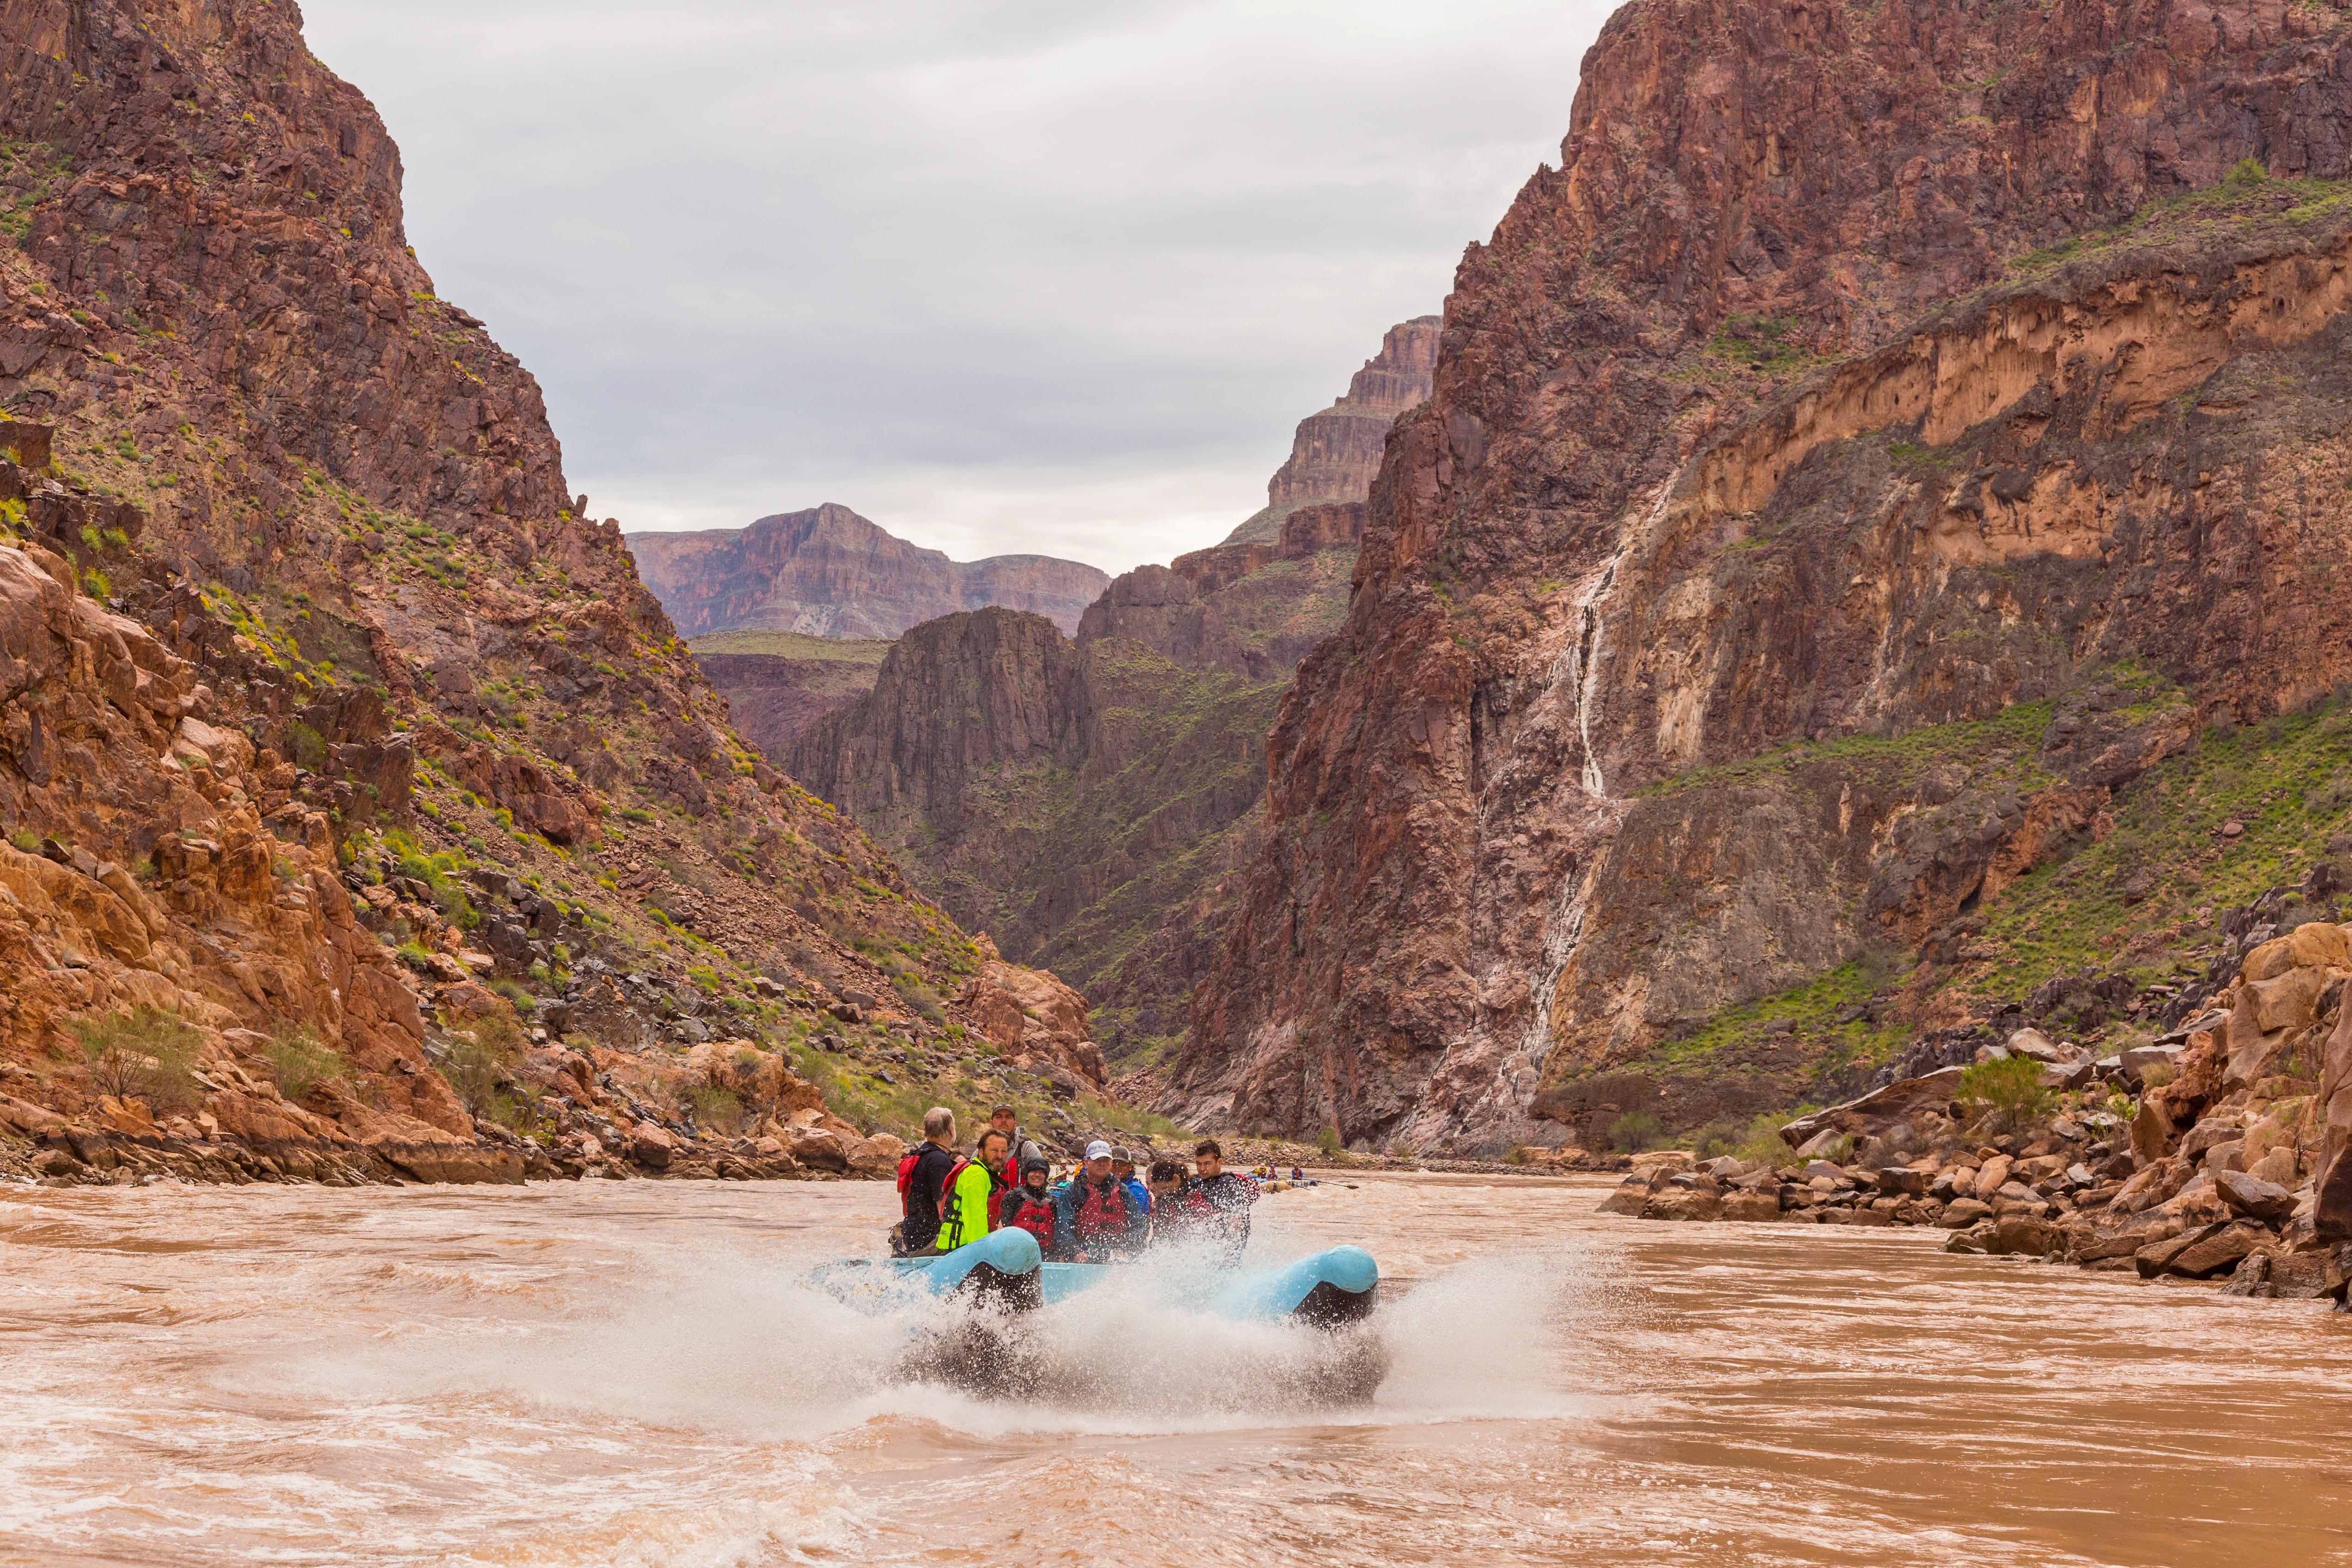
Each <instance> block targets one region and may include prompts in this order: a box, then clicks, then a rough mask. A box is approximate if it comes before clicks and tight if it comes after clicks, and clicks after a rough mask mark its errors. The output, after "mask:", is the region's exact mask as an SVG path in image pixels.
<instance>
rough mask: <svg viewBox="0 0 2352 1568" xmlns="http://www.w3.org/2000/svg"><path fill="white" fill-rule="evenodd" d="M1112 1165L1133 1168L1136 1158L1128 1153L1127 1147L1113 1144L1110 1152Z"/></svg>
mask: <svg viewBox="0 0 2352 1568" xmlns="http://www.w3.org/2000/svg"><path fill="white" fill-rule="evenodd" d="M1110 1163H1111V1164H1113V1165H1115V1166H1131V1165H1133V1164H1134V1163H1135V1156H1134V1155H1130V1154H1129V1153H1128V1152H1127V1145H1124V1144H1113V1145H1111V1150H1110Z"/></svg>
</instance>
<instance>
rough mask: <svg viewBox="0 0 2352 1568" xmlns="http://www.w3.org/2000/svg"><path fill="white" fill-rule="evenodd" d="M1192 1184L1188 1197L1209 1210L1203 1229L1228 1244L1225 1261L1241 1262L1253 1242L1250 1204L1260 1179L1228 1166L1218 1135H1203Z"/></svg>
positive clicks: (1196, 1149) (1196, 1150)
mask: <svg viewBox="0 0 2352 1568" xmlns="http://www.w3.org/2000/svg"><path fill="white" fill-rule="evenodd" d="M1192 1169H1193V1172H1194V1176H1193V1179H1192V1184H1191V1185H1190V1186H1187V1187H1186V1188H1185V1197H1186V1198H1187V1199H1188V1200H1190V1201H1192V1202H1193V1203H1196V1204H1202V1205H1205V1206H1206V1207H1207V1208H1208V1210H1209V1214H1208V1217H1207V1218H1206V1221H1205V1223H1204V1225H1203V1229H1204V1230H1206V1231H1207V1232H1208V1233H1209V1234H1212V1235H1214V1236H1217V1237H1219V1238H1221V1239H1223V1241H1224V1244H1225V1261H1226V1262H1228V1263H1239V1262H1240V1261H1241V1260H1242V1251H1243V1249H1244V1248H1246V1247H1248V1246H1249V1235H1250V1205H1252V1204H1254V1203H1255V1202H1256V1201H1257V1183H1255V1182H1254V1181H1252V1180H1250V1178H1249V1177H1247V1176H1238V1175H1236V1174H1234V1172H1232V1171H1229V1170H1227V1169H1225V1157H1224V1151H1223V1149H1221V1148H1219V1147H1218V1146H1217V1141H1216V1140H1215V1139H1214V1138H1203V1139H1202V1140H1201V1142H1200V1143H1199V1145H1196V1146H1195V1147H1194V1148H1193V1150H1192Z"/></svg>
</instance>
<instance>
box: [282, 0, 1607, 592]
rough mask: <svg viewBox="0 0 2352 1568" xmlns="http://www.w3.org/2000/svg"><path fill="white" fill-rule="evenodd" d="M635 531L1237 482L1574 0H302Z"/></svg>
mask: <svg viewBox="0 0 2352 1568" xmlns="http://www.w3.org/2000/svg"><path fill="white" fill-rule="evenodd" d="M305 12H306V16H307V17H308V21H309V28H308V31H309V36H310V44H311V47H312V48H313V49H314V50H316V51H317V53H318V54H319V56H320V58H322V59H324V60H325V61H326V62H327V63H328V64H329V65H330V66H331V67H333V68H335V69H337V70H338V71H340V72H341V74H342V75H344V76H345V77H347V78H350V79H351V80H352V81H353V82H354V83H356V84H357V85H358V86H359V87H360V88H361V89H363V90H364V91H366V92H367V93H368V94H369V96H370V97H371V98H373V99H374V101H375V103H376V105H377V107H378V108H379V109H380V110H382V111H383V115H384V117H385V119H386V120H387V121H388V122H389V123H390V125H391V128H392V131H393V133H394V136H395V137H396V138H397V139H398V140H399V141H400V143H401V147H402V150H403V152H404V156H405V158H406V162H407V168H408V189H407V196H408V223H409V237H410V239H411V241H412V242H413V243H414V244H415V246H416V247H417V251H418V254H419V256H421V257H422V258H423V259H424V261H425V265H426V266H427V267H428V268H430V269H431V270H432V271H433V273H434V276H435V280H436V285H437V286H438V287H439V288H440V289H441V291H442V292H443V293H444V294H445V295H446V296H447V297H448V298H452V299H454V300H457V302H459V303H460V304H462V305H464V306H465V307H466V308H467V309H469V310H472V311H474V312H475V313H477V314H478V315H479V316H481V317H482V318H483V319H485V320H486V321H488V323H489V326H490V329H491V330H492V332H493V333H494V334H496V335H497V337H498V338H499V340H500V341H501V342H503V343H504V344H506V346H507V347H509V349H512V350H514V351H515V352H517V353H518V354H520V356H521V357H522V359H523V361H524V362H525V363H526V364H529V365H530V367H531V368H532V369H533V370H534V371H536V372H537V373H538V375H539V377H540V379H541V383H542V384H543V385H544V386H545V388H546V391H547V394H548V402H549V405H550V407H551V410H552V412H553V413H554V416H555V422H556V430H557V434H559V435H561V436H562V437H563V439H564V444H565V456H566V465H567V467H568V469H569V471H570V473H571V476H572V482H573V484H574V486H576V487H579V488H583V489H585V490H586V491H587V492H588V493H589V495H590V496H591V497H592V499H593V501H594V503H595V506H596V509H597V511H598V512H599V513H600V514H602V513H612V514H614V515H618V516H620V517H621V518H622V520H623V522H624V524H625V526H627V527H629V528H668V527H698V528H709V527H728V526H735V525H740V524H741V523H743V522H747V521H749V520H750V519H751V517H756V516H759V515H761V514H762V513H767V512H775V511H785V510H792V509H794V508H797V507H805V506H814V505H815V504H817V503H818V502H819V501H822V500H834V501H839V502H841V503H842V504H844V505H845V506H849V507H856V509H857V510H859V511H861V512H864V513H865V514H866V515H867V516H869V517H873V518H874V519H875V520H876V521H877V522H880V523H882V524H884V525H885V526H886V527H888V528H892V529H893V530H894V531H896V532H898V533H900V534H903V535H905V536H907V537H908V538H914V539H917V540H918V541H919V542H921V543H924V544H928V545H934V546H937V547H938V548H940V549H948V550H950V552H951V553H953V554H956V555H958V556H960V557H965V558H969V557H970V556H972V555H976V554H1000V553H1012V552H1019V551H1038V552H1044V553H1052V554H1066V555H1073V556H1076V557H1077V558H1078V559H1086V560H1090V561H1092V562H1094V563H1095V564H1097V565H1098V566H1101V567H1103V568H1105V569H1106V570H1114V571H1116V570H1124V569H1126V568H1127V567H1129V566H1133V565H1135V564H1137V563H1139V562H1140V561H1144V560H1165V559H1169V558H1170V557H1171V556H1172V555H1175V554H1177V553H1179V552H1180V551H1181V550H1184V549H1194V548H1197V547H1199V546H1200V545H1202V544H1206V543H1210V542H1213V540H1214V539H1215V538H1217V537H1219V536H1221V535H1222V534H1223V532H1224V531H1225V529H1226V528H1230V527H1231V526H1232V525H1233V524H1234V522H1237V521H1239V520H1240V519H1241V518H1242V517H1244V516H1246V515H1247V514H1248V513H1250V512H1251V511H1253V510H1255V508H1256V507H1258V506H1259V505H1261V504H1263V500H1264V495H1263V486H1264V484H1265V478H1266V476H1268V475H1269V474H1270V473H1271V472H1272V471H1273V469H1274V468H1275V467H1276V465H1278V464H1279V463H1280V461H1281V460H1282V457H1283V455H1284V454H1285V453H1286V451H1287V449H1288V445H1289V439H1290V429H1291V426H1292V425H1293V424H1294V423H1297V420H1298V419H1299V418H1300V417H1301V416H1302V415H1304V414H1306V413H1310V412H1312V411H1313V410H1315V409H1317V408H1319V407H1321V406H1322V405H1323V404H1324V403H1326V402H1328V401H1329V400H1330V398H1332V397H1333V396H1335V395H1336V394H1337V393H1339V392H1340V391H1341V390H1342V389H1343V388H1344V387H1345V386H1346V384H1347V378H1348V376H1349V373H1350V372H1351V371H1353V370H1354V369H1355V367H1356V366H1357V365H1358V364H1359V363H1360V362H1361V361H1362V360H1363V359H1364V358H1365V357H1366V356H1367V355H1369V354H1370V353H1371V352H1372V350H1374V349H1375V348H1376V347H1377V346H1378V342H1379V337H1380V333H1381V330H1382V329H1384V328H1386V327H1387V326H1388V325H1390V324H1391V322H1394V321H1397V320H1400V319H1403V318H1405V317H1408V316H1414V315H1421V314H1426V313H1429V312H1432V311H1434V310H1436V309H1437V308H1439V307H1440V305H1441V303H1442V301H1443V299H1444V294H1445V291H1446V289H1447V288H1448V287H1449V286H1450V284H1451V281H1452V276H1453V268H1454V264H1455V262H1456V261H1457V260H1458V259H1459V257H1460V256H1461V251H1462V247H1463V246H1464V245H1465V243H1466V242H1468V241H1470V240H1472V239H1480V238H1484V237H1485V236H1486V235H1487V234H1488V232H1489V231H1490V230H1491V229H1492V227H1493V225H1494V224H1495V222H1496V220H1497V219H1498V218H1499V217H1500V216H1501V215H1502V214H1503V211H1504V209H1505V207H1506V206H1507V204H1508V203H1509V200H1510V198H1511V195H1512V193H1514V192H1515V191H1516V190H1517V187H1518V186H1519V184H1520V183H1522V182H1523V181H1524V180H1525V179H1526V178H1527V176H1528V174H1529V173H1531V172H1533V171H1534V169H1535V166H1536V164H1537V163H1538V162H1539V161H1542V160H1546V159H1556V158H1557V157H1558V148H1559V139H1560V137H1561V136H1562V135H1563V134H1564V133H1565V132H1566V131H1567V129H1568V120H1569V107H1570V96H1571V94H1572V92H1573V90H1574V87H1575V80H1576V69H1577V65H1578V62H1579V60H1580V57H1581V54H1582V52H1583V50H1584V48H1585V47H1587V45H1588V44H1589V43H1590V42H1591V38H1592V37H1593V36H1594V35H1595V34H1596V33H1597V31H1598V29H1599V26H1600V24H1601V20H1602V19H1603V17H1604V16H1605V15H1606V10H1605V7H1603V6H1601V5H1595V4H1592V3H1591V0H1570V3H1568V4H1559V3H1557V0H1555V3H1552V4H1538V3H1536V0H1453V3H1452V4H1449V5H1442V6H1441V5H1428V4H1426V3H1425V0H1423V3H1415V4H1407V3H1403V0H1286V3H1283V4H1268V3H1267V0H1155V3H1152V4H1095V5H1074V4H1070V3H1068V0H1051V3H1049V0H869V3H867V4H861V5H850V4H838V3H836V4H832V5H806V4H776V3H774V0H703V3H701V4H695V5H677V4H669V5H652V4H648V3H644V0H562V3H561V4H559V3H557V0H467V3H463V4H461V3H458V0H404V4H402V5H397V6H390V5H383V4H381V0H308V4H307V5H306V6H305Z"/></svg>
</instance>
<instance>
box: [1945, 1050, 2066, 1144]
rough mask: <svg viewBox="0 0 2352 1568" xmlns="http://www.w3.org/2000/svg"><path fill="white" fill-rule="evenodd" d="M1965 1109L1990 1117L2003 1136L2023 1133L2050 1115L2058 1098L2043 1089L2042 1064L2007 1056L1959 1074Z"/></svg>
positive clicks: (1960, 1098)
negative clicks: (1971, 1106)
mask: <svg viewBox="0 0 2352 1568" xmlns="http://www.w3.org/2000/svg"><path fill="white" fill-rule="evenodd" d="M1953 1098H1954V1099H1956V1100H1958V1101H1959V1102H1960V1103H1962V1104H1965V1105H1974V1106H1977V1107H1979V1109H1981V1110H1982V1111H1984V1112H1986V1113H1990V1115H1991V1116H1992V1118H1993V1119H1994V1121H1995V1122H1996V1123H1997V1124H1999V1125H2000V1128H2001V1130H2002V1131H2004V1132H2010V1133H2016V1132H2021V1131H2023V1130H2024V1129H2025V1128H2027V1127H2029V1126H2032V1124H2034V1123H2036V1122H2038V1121H2040V1120H2041V1119H2042V1117H2044V1116H2046V1115H2048V1114H2049V1113H2050V1109H2051V1107H2052V1106H2053V1105H2054V1104H2055V1103H2057V1098H2056V1096H2055V1095H2053V1094H2052V1093H2051V1092H2050V1091H2049V1090H2048V1089H2046V1088H2044V1087H2043V1086H2042V1064H2041V1063H2040V1062H2038V1061H2034V1060H2033V1059H2032V1057H2030V1056H2004V1057H1999V1058H1996V1059H1995V1060H1993V1061H1979V1062H1978V1063H1977V1064H1976V1065H1975V1066H1974V1067H1971V1068H1969V1070H1968V1071H1965V1072H1963V1073H1961V1074H1960V1084H1959V1092H1958V1093H1957V1094H1956V1095H1954V1096H1953Z"/></svg>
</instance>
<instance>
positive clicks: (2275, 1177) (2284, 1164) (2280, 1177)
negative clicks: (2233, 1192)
mask: <svg viewBox="0 0 2352 1568" xmlns="http://www.w3.org/2000/svg"><path fill="white" fill-rule="evenodd" d="M2246 1174H2247V1175H2248V1176H2252V1177H2254V1178H2255V1179H2256V1180H2258V1181H2266V1182H2269V1183H2271V1184H2272V1185H2273V1186H2282V1187H2292V1186H2294V1184H2295V1178H2296V1177H2297V1176H2300V1175H2302V1166H2301V1165H2300V1163H2299V1162H2298V1161H2297V1160H2296V1158H2295V1152H2294V1145H2291V1144H2282V1145H2279V1146H2278V1147H2276V1148H2273V1149H2272V1150H2270V1151H2269V1152H2268V1153H2266V1154H2264V1155H2263V1156H2262V1158H2260V1159H2258V1160H2256V1161H2254V1162H2253V1163H2252V1164H2251V1165H2249V1166H2247V1167H2246Z"/></svg>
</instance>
